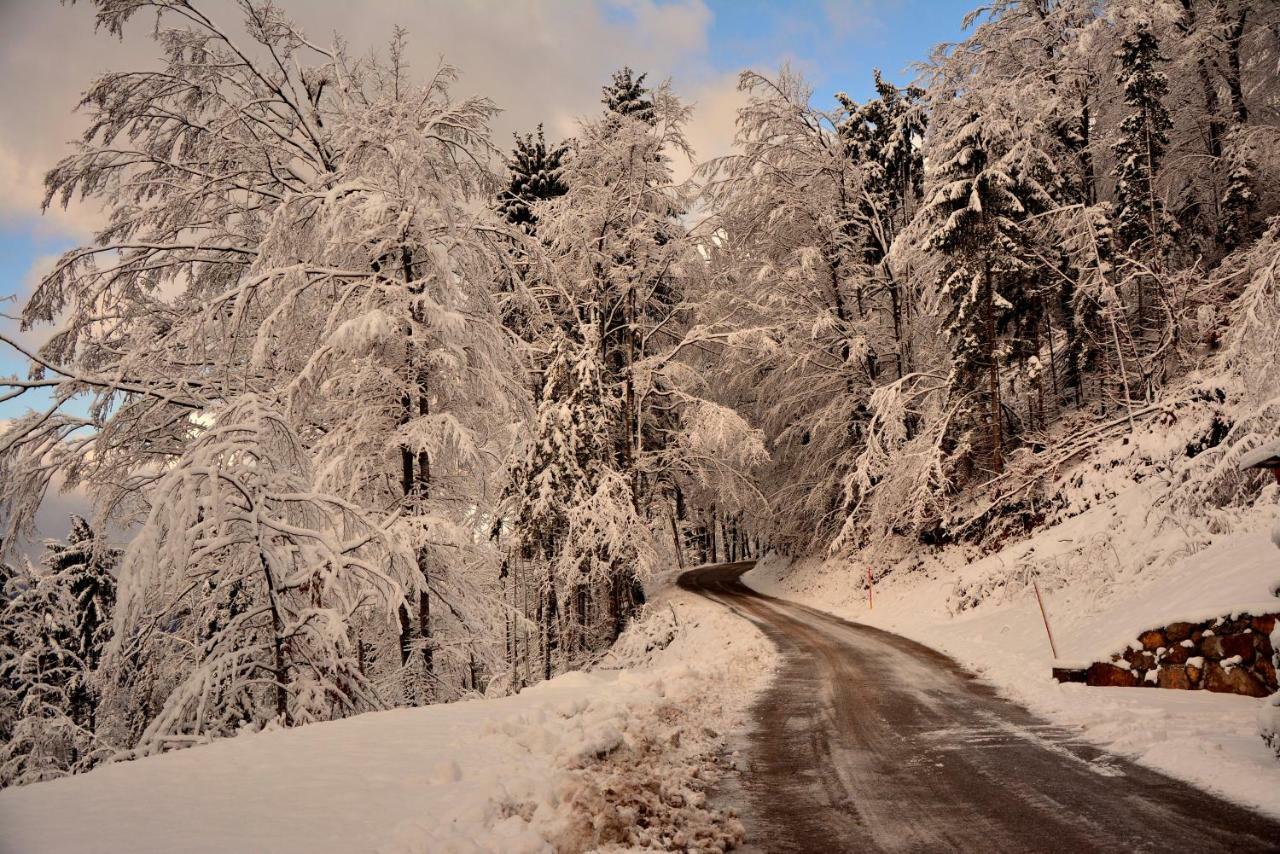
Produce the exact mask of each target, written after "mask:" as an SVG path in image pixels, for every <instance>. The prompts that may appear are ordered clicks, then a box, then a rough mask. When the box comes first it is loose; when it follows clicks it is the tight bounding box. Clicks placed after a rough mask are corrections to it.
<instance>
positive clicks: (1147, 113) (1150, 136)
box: [1112, 23, 1173, 250]
mask: <svg viewBox="0 0 1280 854" xmlns="http://www.w3.org/2000/svg"><path fill="white" fill-rule="evenodd" d="M1117 57H1118V58H1119V60H1120V76H1119V83H1120V85H1121V87H1122V88H1123V90H1124V103H1125V105H1126V106H1127V107H1128V109H1129V112H1128V114H1127V115H1126V116H1125V117H1124V120H1123V121H1122V122H1121V123H1120V130H1119V138H1118V139H1117V140H1116V142H1115V143H1114V144H1113V146H1112V150H1113V152H1114V153H1115V157H1116V167H1115V178H1116V207H1117V210H1116V232H1117V234H1118V235H1119V237H1120V239H1121V240H1122V241H1123V243H1124V246H1126V247H1128V248H1133V247H1138V246H1140V247H1142V248H1144V249H1148V250H1152V249H1156V248H1157V247H1156V246H1155V245H1154V244H1155V242H1156V241H1157V240H1159V239H1160V238H1161V237H1162V236H1164V235H1167V234H1168V233H1169V232H1170V231H1171V230H1172V229H1173V221H1172V219H1171V218H1170V217H1169V215H1168V213H1167V212H1166V211H1165V209H1164V203H1163V202H1162V200H1161V199H1160V197H1159V196H1158V194H1157V191H1156V178H1157V175H1158V173H1159V171H1160V163H1161V160H1162V158H1163V157H1164V154H1165V150H1166V149H1167V148H1168V146H1169V130H1170V129H1171V128H1172V127H1173V121H1172V119H1170V117H1169V111H1168V110H1167V109H1166V108H1165V106H1164V97H1165V95H1167V94H1168V92H1169V81H1168V79H1167V78H1166V77H1165V75H1164V74H1163V73H1162V72H1160V71H1159V70H1158V69H1157V66H1158V64H1159V63H1160V62H1161V61H1162V60H1163V57H1161V56H1160V46H1159V44H1158V43H1157V41H1156V37H1155V35H1153V34H1152V32H1151V28H1150V26H1149V25H1147V24H1145V23H1143V24H1139V25H1138V26H1137V27H1135V28H1134V30H1133V32H1132V33H1130V34H1129V35H1128V36H1126V37H1125V39H1124V41H1123V42H1122V43H1121V47H1120V50H1119V52H1118V53H1117Z"/></svg>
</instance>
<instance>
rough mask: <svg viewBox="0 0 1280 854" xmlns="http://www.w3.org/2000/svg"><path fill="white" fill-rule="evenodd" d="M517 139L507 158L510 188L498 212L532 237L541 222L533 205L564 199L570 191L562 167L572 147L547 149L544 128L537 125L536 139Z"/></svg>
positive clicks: (531, 136)
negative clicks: (562, 175)
mask: <svg viewBox="0 0 1280 854" xmlns="http://www.w3.org/2000/svg"><path fill="white" fill-rule="evenodd" d="M515 140H516V145H515V148H514V149H512V151H511V157H510V158H508V159H507V170H508V173H509V176H508V179H507V188H506V189H505V190H503V191H502V193H501V194H500V195H499V196H498V211H499V213H501V214H502V216H503V218H504V219H506V221H507V222H509V223H511V224H512V225H515V226H518V227H520V228H522V229H524V230H525V231H526V232H528V233H530V234H532V233H534V231H535V230H536V228H537V221H538V218H537V216H536V215H535V214H534V212H533V205H534V203H536V202H539V201H545V200H547V199H554V198H556V197H558V196H563V195H564V194H565V191H566V190H567V189H568V187H567V186H566V185H565V183H564V180H563V179H562V177H561V168H562V166H563V162H564V158H565V155H566V154H568V151H569V146H568V145H567V144H565V143H561V144H559V145H553V146H548V145H547V140H546V137H545V136H544V134H543V131H542V125H538V133H537V136H536V137H535V136H534V135H533V134H531V133H530V134H525V135H524V136H520V135H519V134H516V135H515Z"/></svg>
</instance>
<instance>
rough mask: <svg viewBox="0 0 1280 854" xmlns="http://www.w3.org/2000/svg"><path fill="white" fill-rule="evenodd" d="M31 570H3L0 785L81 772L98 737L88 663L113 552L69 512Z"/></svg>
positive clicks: (101, 623) (106, 749) (103, 624)
mask: <svg viewBox="0 0 1280 854" xmlns="http://www.w3.org/2000/svg"><path fill="white" fill-rule="evenodd" d="M71 523H72V524H71V532H70V534H69V535H68V537H67V541H66V542H65V543H62V542H58V541H55V540H50V541H49V542H48V543H46V546H45V554H44V556H43V558H42V560H41V562H40V565H39V566H37V567H28V568H25V569H19V570H16V571H15V570H13V569H9V568H8V567H6V570H5V572H4V576H5V579H4V589H5V594H4V597H3V599H0V704H3V708H2V709H0V786H6V785H12V784H17V783H28V782H33V781H36V780H43V779H47V778H50V777H56V776H60V775H62V774H66V773H71V772H74V771H80V770H85V769H87V768H90V767H92V766H93V765H94V764H96V763H97V762H98V761H100V760H101V759H103V758H104V757H105V756H108V755H110V754H111V753H112V749H111V747H110V746H109V741H108V740H107V739H106V738H99V715H98V709H99V705H100V701H101V690H102V686H101V680H100V678H99V674H98V666H99V664H100V662H101V660H102V654H103V651H104V649H105V647H106V645H107V642H108V641H109V640H110V637H111V625H112V616H113V610H114V604H115V578H114V576H113V573H114V571H115V568H116V564H117V562H118V560H119V553H118V552H117V551H115V550H114V549H112V548H110V547H109V546H107V545H105V544H104V543H102V542H101V540H100V539H99V538H98V537H97V536H96V535H95V534H94V532H93V530H92V529H91V528H90V527H89V525H88V524H87V523H86V522H85V521H84V519H81V518H80V517H78V516H75V517H72V520H71Z"/></svg>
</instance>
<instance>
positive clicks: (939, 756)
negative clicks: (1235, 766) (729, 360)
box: [680, 563, 1280, 852]
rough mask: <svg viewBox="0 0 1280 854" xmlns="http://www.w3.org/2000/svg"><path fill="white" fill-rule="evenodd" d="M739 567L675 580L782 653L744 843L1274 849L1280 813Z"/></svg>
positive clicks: (749, 788) (754, 750) (757, 756)
mask: <svg viewBox="0 0 1280 854" xmlns="http://www.w3.org/2000/svg"><path fill="white" fill-rule="evenodd" d="M751 566H752V564H750V563H739V564H731V565H726V566H718V567H708V568H703V569H699V570H694V571H691V572H689V573H686V574H685V575H684V576H682V577H681V579H680V584H681V586H683V587H685V588H686V589H690V590H695V591H698V592H700V593H703V594H704V595H706V596H709V597H710V598H712V599H715V600H717V601H719V602H721V603H723V604H724V605H726V606H728V607H730V608H732V609H733V610H735V611H737V612H738V613H740V614H741V615H742V616H744V617H746V618H747V619H749V620H751V621H752V622H754V623H755V624H756V625H758V626H759V627H760V628H761V629H762V630H763V631H764V632H765V634H766V635H767V636H768V637H769V638H770V639H771V640H772V641H773V642H774V643H775V644H776V645H777V646H778V648H779V650H780V652H781V654H782V662H781V666H780V669H779V672H778V677H777V679H776V680H775V682H774V683H773V685H772V686H771V688H770V689H769V690H768V691H767V692H766V693H765V694H764V695H763V696H762V698H761V700H760V701H759V702H758V704H757V705H756V707H755V710H754V720H753V724H754V725H753V727H752V730H751V732H750V733H749V734H748V735H747V744H746V750H745V755H746V764H745V767H744V768H743V770H742V775H741V780H740V781H739V783H738V785H739V786H740V789H741V791H740V794H741V799H742V800H743V803H742V804H741V805H740V806H741V808H742V810H743V812H744V820H745V821H746V823H747V832H748V838H749V840H750V842H751V844H752V846H753V847H757V848H759V849H760V850H764V851H769V852H784V851H852V850H856V851H939V850H963V851H985V852H996V851H1010V852H1013V851H1017V852H1023V851H1072V852H1080V851H1158V850H1170V849H1171V848H1177V849H1179V850H1193V851H1272V850H1280V822H1276V821H1274V820H1272V819H1269V818H1266V817H1263V816H1261V815H1258V814H1256V813H1253V812H1250V811H1248V810H1246V809H1244V808H1242V807H1239V806H1236V805H1234V804H1231V803H1229V802H1227V801H1224V800H1221V799H1219V798H1216V797H1214V796H1212V795H1209V794H1207V793H1205V792H1202V791H1200V790H1198V789H1195V788H1193V787H1191V786H1189V785H1187V784H1185V783H1181V782H1178V781H1175V780H1173V779H1171V778H1169V777H1166V776H1164V775H1161V774H1159V773H1157V772H1154V771H1151V770H1149V769H1147V768H1143V767H1141V766H1139V765H1136V764H1134V763H1132V762H1129V761H1127V760H1125V759H1122V758H1119V757H1116V756H1113V755H1111V754H1108V753H1106V752H1104V751H1102V750H1100V749H1098V748H1096V747H1092V746H1090V745H1088V744H1085V743H1083V742H1081V741H1079V740H1077V739H1073V738H1072V736H1071V734H1070V733H1068V732H1067V731H1066V730H1064V729H1062V728H1060V727H1054V726H1051V725H1049V724H1047V723H1045V722H1044V721H1042V720H1040V719H1038V718H1036V717H1035V716H1033V715H1032V714H1031V713H1029V712H1027V711H1026V710H1025V709H1022V708H1021V707H1019V706H1017V705H1015V704H1013V703H1010V702H1009V701H1007V700H1004V699H1001V698H1000V697H998V696H997V695H996V694H995V692H994V690H993V689H992V688H991V687H990V686H989V685H987V684H986V683H984V682H982V681H981V680H979V679H977V678H976V677H974V676H973V675H971V674H969V673H967V672H966V671H964V670H963V669H961V668H960V667H959V666H958V665H957V664H956V663H955V662H954V661H953V660H951V659H950V658H948V657H946V656H944V655H942V654H941V653H938V652H936V651H934V650H932V649H930V648H928V647H926V646H923V645H921V644H918V643H915V642H914V641H910V640H907V639H905V638H902V637H899V636H898V635H894V634H891V633H888V632H884V631H882V630H879V629H874V628H871V627H867V626H861V625H856V624H852V623H848V622H845V621H843V620H840V619H838V618H835V617H832V616H830V615H828V614H824V613H822V612H820V611H816V610H813V609H811V608H807V607H805V606H803V605H798V604H794V603H789V602H784V601H782V600H778V599H773V598H770V597H766V596H762V595H760V594H758V593H755V592H754V591H752V590H750V589H748V588H747V587H746V586H745V585H743V584H742V582H741V581H740V580H739V576H741V575H742V573H744V572H746V571H747V570H748V569H750V568H751Z"/></svg>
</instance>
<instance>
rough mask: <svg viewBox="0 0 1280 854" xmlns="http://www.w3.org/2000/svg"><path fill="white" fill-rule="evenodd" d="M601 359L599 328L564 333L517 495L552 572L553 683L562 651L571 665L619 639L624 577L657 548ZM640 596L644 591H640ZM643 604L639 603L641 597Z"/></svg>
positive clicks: (549, 638) (528, 537)
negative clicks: (623, 455) (556, 653)
mask: <svg viewBox="0 0 1280 854" xmlns="http://www.w3.org/2000/svg"><path fill="white" fill-rule="evenodd" d="M618 391H619V389H618V386H617V385H616V384H615V383H613V382H611V381H610V378H609V377H608V375H607V372H606V370H605V366H604V364H603V362H602V360H601V353H600V339H599V332H598V331H597V326H596V325H595V324H594V323H588V324H585V325H584V326H583V327H582V328H581V331H580V332H576V334H573V335H570V334H568V333H563V332H562V333H557V338H556V340H555V343H554V345H553V349H552V354H551V358H550V362H549V364H548V366H547V370H546V373H545V376H544V380H543V384H542V389H541V393H540V395H539V401H538V413H537V418H536V421H535V423H534V435H533V439H532V441H531V443H530V446H529V448H528V452H527V454H526V456H525V459H524V460H523V462H522V463H521V465H520V466H519V467H518V468H517V469H516V470H515V472H514V473H513V478H512V483H511V486H510V487H509V489H508V494H509V495H510V496H513V497H514V498H515V510H514V517H515V522H516V529H517V531H518V537H519V543H520V545H521V548H522V551H523V553H524V556H525V557H526V558H533V559H535V560H537V561H538V562H539V565H540V566H542V567H543V568H544V570H545V573H546V575H545V578H544V579H543V581H542V585H541V591H540V593H541V597H542V601H541V604H540V611H541V617H542V620H541V621H540V622H541V630H542V650H543V662H542V663H543V675H544V678H550V677H551V674H552V671H553V665H552V650H553V649H556V648H559V649H560V651H561V654H562V656H563V660H564V664H565V666H566V667H569V666H572V664H573V663H574V661H575V657H577V656H579V655H580V654H581V653H582V652H585V651H587V650H591V649H595V648H598V647H599V646H600V644H602V643H608V642H609V641H611V640H613V638H614V637H615V636H616V631H615V630H614V626H613V625H612V622H613V620H612V618H614V617H615V614H614V613H613V607H612V605H611V602H612V597H614V596H615V595H616V590H615V589H614V588H615V587H616V586H617V584H618V583H619V572H622V574H623V575H624V576H625V578H626V580H627V582H628V583H634V579H635V576H634V567H635V565H636V562H637V560H638V559H640V558H641V556H642V553H644V552H646V551H647V550H648V549H649V546H648V545H647V536H646V535H645V534H646V532H645V525H644V522H643V520H642V519H640V518H638V516H637V513H636V507H637V501H636V496H635V495H634V494H633V493H632V491H631V490H632V480H631V478H629V477H628V476H627V473H626V472H624V471H620V470H619V469H618V468H617V466H616V465H615V454H614V449H615V448H616V447H617V442H618V439H617V435H616V434H617V433H618V431H619V427H620V419H619V417H618V410H619V409H620V408H621V406H622V401H621V400H620V398H619V394H618ZM631 592H633V593H634V594H637V595H639V598H640V601H643V595H642V593H639V591H638V589H637V590H636V591H631ZM633 598H634V596H633Z"/></svg>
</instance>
